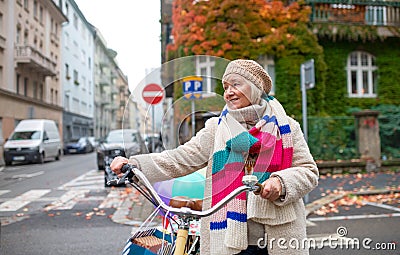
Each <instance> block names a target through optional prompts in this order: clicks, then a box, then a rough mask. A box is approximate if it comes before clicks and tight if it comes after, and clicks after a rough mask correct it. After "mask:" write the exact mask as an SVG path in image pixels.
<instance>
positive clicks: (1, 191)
mask: <svg viewBox="0 0 400 255" xmlns="http://www.w3.org/2000/svg"><path fill="white" fill-rule="evenodd" d="M8 192H10V190H8V189H6V190H0V196H1V195H4V194H6V193H8Z"/></svg>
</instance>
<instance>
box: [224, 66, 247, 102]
mask: <svg viewBox="0 0 400 255" xmlns="http://www.w3.org/2000/svg"><path fill="white" fill-rule="evenodd" d="M222 85H223V87H224V100H225V102H226V104H227V106H228V107H229V108H230V109H240V108H243V107H246V106H249V105H251V102H250V95H251V87H250V85H249V84H248V83H247V82H246V81H245V80H244V78H243V77H241V76H240V75H238V74H230V75H229V76H228V77H227V78H226V79H225V80H223V81H222Z"/></svg>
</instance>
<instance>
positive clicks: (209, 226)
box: [111, 59, 319, 255]
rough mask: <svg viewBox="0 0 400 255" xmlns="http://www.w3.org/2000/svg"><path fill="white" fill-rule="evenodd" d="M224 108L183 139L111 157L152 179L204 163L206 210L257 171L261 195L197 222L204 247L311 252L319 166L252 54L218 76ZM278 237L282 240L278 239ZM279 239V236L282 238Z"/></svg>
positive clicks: (115, 165) (204, 250)
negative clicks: (307, 203) (308, 243)
mask: <svg viewBox="0 0 400 255" xmlns="http://www.w3.org/2000/svg"><path fill="white" fill-rule="evenodd" d="M222 83H223V88H224V100H225V102H226V105H225V107H224V108H223V109H222V111H221V115H220V116H219V117H214V118H210V119H209V120H207V121H206V124H205V127H204V128H203V129H201V130H200V131H199V132H198V133H197V134H196V135H195V136H194V137H192V138H191V139H190V140H189V141H188V142H186V143H185V144H183V145H181V146H179V147H177V148H176V149H173V150H165V151H163V152H162V153H153V154H147V155H138V156H132V157H131V158H130V159H129V160H128V159H126V158H122V157H118V158H115V159H114V161H113V162H112V164H111V168H112V170H113V171H114V172H115V173H117V174H120V173H121V172H120V169H121V167H122V166H123V164H126V163H131V164H134V165H136V166H138V168H139V169H141V170H142V171H143V173H144V174H145V175H146V176H147V177H148V178H149V180H151V181H153V182H157V181H163V180H167V179H171V178H177V177H181V176H184V175H187V174H190V173H193V172H194V171H196V170H199V169H201V168H203V167H207V171H206V177H207V181H206V186H205V196H204V197H205V198H204V201H203V210H205V209H208V208H210V207H211V206H212V205H214V204H216V203H217V202H218V201H220V200H221V199H222V198H223V197H225V195H226V194H228V193H229V192H230V191H232V190H233V189H235V188H237V187H238V186H240V185H241V180H242V176H243V175H245V174H254V175H256V176H257V177H258V179H259V182H260V183H262V184H263V185H264V188H263V190H262V192H261V194H260V195H259V196H257V195H255V194H253V193H252V192H249V193H247V194H245V193H242V195H239V196H238V197H236V198H235V199H234V200H232V201H231V202H230V203H228V204H227V205H226V206H225V207H224V209H221V210H219V211H218V212H217V213H215V214H214V215H212V216H210V217H207V218H204V219H202V221H201V238H200V239H201V240H200V241H201V244H200V251H201V254H215V255H223V254H242V255H243V254H269V255H275V254H296V255H298V254H308V248H307V247H301V246H300V247H294V246H293V245H290V244H293V240H296V241H298V242H299V243H300V244H301V243H302V242H303V241H304V240H305V239H306V215H305V207H304V203H303V200H302V198H303V197H304V195H306V194H307V193H309V192H310V191H311V190H313V189H314V188H315V187H316V186H317V184H318V175H319V174H318V169H317V166H316V163H315V161H314V159H313V157H312V155H311V154H310V151H309V148H308V146H307V143H306V141H305V139H304V137H303V133H302V131H301V129H300V125H299V123H298V122H297V121H295V120H294V119H293V118H291V117H289V116H287V115H286V113H285V110H284V108H283V107H282V105H281V104H280V103H279V102H278V101H277V99H276V98H274V97H272V96H269V95H268V94H269V92H270V91H271V86H272V81H271V78H270V76H269V75H268V73H267V72H266V71H265V70H264V69H263V68H262V67H261V66H260V65H259V64H258V63H257V62H255V61H253V60H243V59H238V60H234V61H231V62H230V63H229V64H228V65H227V67H226V69H225V73H224V75H223V77H222ZM278 240H280V241H279V242H278ZM281 240H283V241H281Z"/></svg>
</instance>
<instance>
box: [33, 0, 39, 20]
mask: <svg viewBox="0 0 400 255" xmlns="http://www.w3.org/2000/svg"><path fill="white" fill-rule="evenodd" d="M37 7H38V3H37V1H36V0H35V1H33V17H35V18H36V17H37V11H38V10H37V9H38V8H37Z"/></svg>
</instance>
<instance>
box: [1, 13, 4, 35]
mask: <svg viewBox="0 0 400 255" xmlns="http://www.w3.org/2000/svg"><path fill="white" fill-rule="evenodd" d="M3 23H4V22H3V13H1V12H0V35H3V33H4V28H3V26H4V25H3Z"/></svg>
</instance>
